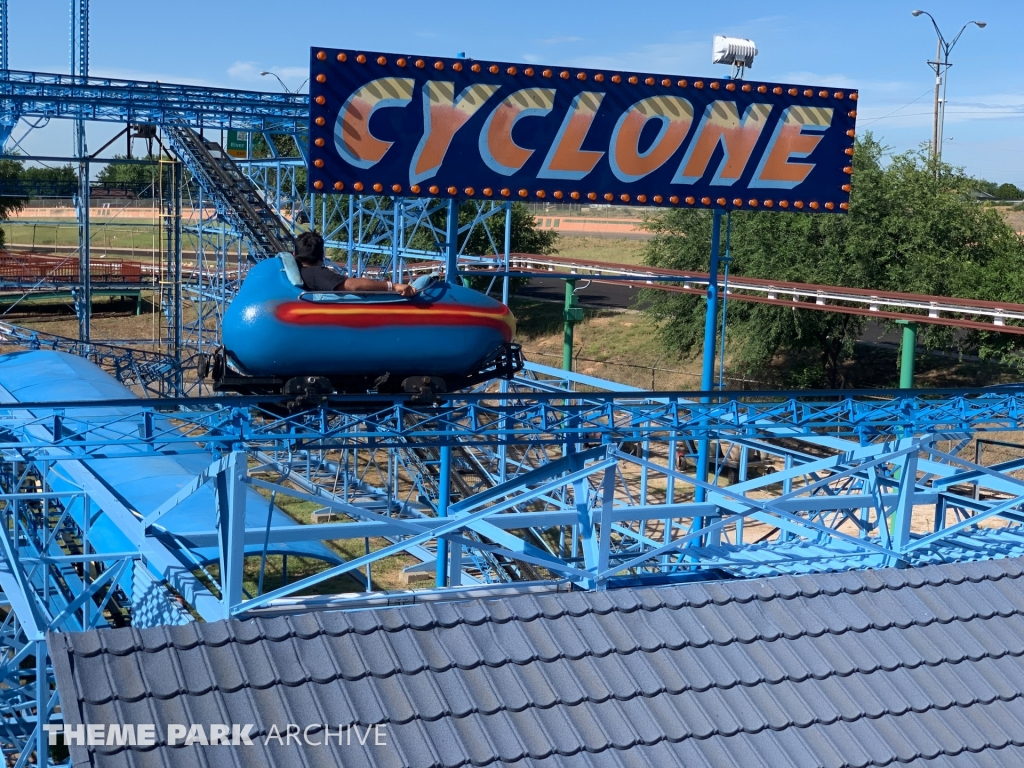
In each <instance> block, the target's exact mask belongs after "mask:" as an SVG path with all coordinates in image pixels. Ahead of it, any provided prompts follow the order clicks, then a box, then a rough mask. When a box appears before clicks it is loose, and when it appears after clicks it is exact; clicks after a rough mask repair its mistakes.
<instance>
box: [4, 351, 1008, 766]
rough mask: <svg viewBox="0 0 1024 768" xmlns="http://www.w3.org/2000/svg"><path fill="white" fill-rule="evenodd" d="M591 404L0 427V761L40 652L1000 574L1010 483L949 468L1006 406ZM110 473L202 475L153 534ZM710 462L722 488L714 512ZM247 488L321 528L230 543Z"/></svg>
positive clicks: (160, 405) (947, 399)
mask: <svg viewBox="0 0 1024 768" xmlns="http://www.w3.org/2000/svg"><path fill="white" fill-rule="evenodd" d="M602 384H603V385H604V386H605V387H608V386H611V385H608V384H607V383H606V382H600V381H599V380H595V379H589V378H587V377H583V376H577V375H573V374H564V373H562V372H560V371H557V370H554V369H548V368H544V367H541V366H536V365H531V366H530V367H529V370H528V372H527V375H524V376H522V377H521V378H519V379H517V380H515V381H514V382H511V383H510V385H509V388H508V389H509V391H508V392H505V393H499V392H476V393H470V394H465V395H459V396H453V397H450V398H445V399H443V400H442V402H440V403H438V404H434V405H424V404H415V403H412V402H409V401H408V400H401V399H396V398H392V397H383V396H382V397H369V396H362V397H351V396H349V397H339V398H332V399H331V400H330V402H328V403H327V404H325V405H324V406H323V407H321V408H318V409H316V410H313V411H309V412H306V413H301V414H295V415H291V416H280V415H276V409H275V408H272V407H271V408H270V409H269V410H268V409H267V407H265V406H268V405H272V404H264V405H263V406H260V405H257V404H255V403H253V402H247V401H244V400H240V399H238V400H234V401H233V402H232V403H231V404H225V403H224V402H222V401H221V400H218V399H213V398H183V399H162V400H160V401H158V402H154V403H152V404H148V403H146V402H145V401H140V400H126V401H109V400H108V401H99V402H89V403H59V404H54V403H29V402H19V403H16V404H10V403H9V404H6V405H3V406H0V501H2V502H3V505H2V507H0V516H2V519H3V525H2V526H0V587H2V588H3V591H4V594H5V595H6V597H7V599H8V600H9V602H10V610H9V612H8V614H7V616H6V618H5V620H4V622H3V623H2V625H0V636H2V638H3V643H4V645H5V647H6V648H7V651H8V652H7V654H6V656H5V657H4V660H3V662H0V679H2V680H3V681H4V682H5V686H0V690H2V691H3V694H2V704H0V713H2V719H0V741H2V742H3V743H4V745H5V750H6V752H7V754H8V755H9V756H11V757H12V759H13V757H14V756H15V755H20V754H21V753H23V752H27V751H33V750H32V747H31V745H32V744H33V743H37V744H38V743H39V742H38V740H39V738H40V736H39V733H40V731H39V730H38V728H37V727H36V726H37V724H38V723H39V722H40V721H44V722H45V721H48V720H50V719H53V718H58V717H59V712H58V713H54V705H55V703H56V702H55V697H54V691H53V687H52V683H51V682H50V680H51V678H52V676H51V672H50V670H49V669H48V668H47V664H46V654H45V651H44V649H43V638H44V637H45V633H46V632H47V631H73V630H78V629H82V628H85V627H90V626H96V625H98V624H103V623H110V622H117V621H123V620H125V619H127V618H129V617H130V620H131V621H132V622H133V623H134V624H136V625H138V626H148V625H153V624H166V623H180V622H184V621H189V620H191V619H192V617H193V616H198V617H199V618H202V619H214V618H221V617H224V616H243V617H244V616H252V615H257V614H262V615H268V614H270V615H273V614H282V613H289V612H294V611H306V610H311V609H321V608H362V607H370V606H382V605H390V604H395V603H396V602H402V603H408V602H414V601H431V600H442V599H465V598H466V597H471V596H488V595H489V596H497V595H502V594H519V593H523V592H538V591H546V590H553V589H570V588H584V589H607V588H612V587H616V586H623V585H633V584H650V583H664V582H680V581H688V580H694V579H708V578H712V579H722V578H746V577H757V576H766V575H774V574H785V573H803V572H810V571H831V570H843V569H850V568H867V567H876V566H881V565H918V564H923V563H935V562H949V561H955V560H973V559H979V558H987V557H1003V556H1018V555H1021V554H1024V531H1022V530H1021V523H1022V522H1024V515H1022V505H1024V481H1022V480H1020V479H1017V478H1016V477H1014V476H1013V474H1012V473H1013V471H1014V470H1016V469H1018V468H1021V467H1024V459H1014V460H1011V461H1007V462H1003V463H1001V464H997V465H995V466H990V467H984V466H979V465H976V464H974V463H973V462H971V461H967V460H964V459H963V458H961V457H960V456H959V453H960V451H961V449H962V448H963V447H964V446H965V445H966V444H967V443H968V442H969V441H970V439H971V437H972V435H976V434H978V433H981V432H992V431H1012V430H1020V429H1021V428H1024V423H1022V422H1024V415H1022V413H1024V411H1022V409H1021V406H1022V405H1024V390H1022V389H1020V388H1019V387H1015V388H1008V389H1005V390H976V391H967V392H965V391H960V392H956V393H952V392H937V393H936V392H908V393H900V394H898V395H894V394H893V393H891V392H867V393H860V394H858V395H857V396H851V395H850V394H849V393H846V392H843V393H812V394H807V393H775V392H766V393H744V394H731V393H721V395H720V396H719V397H717V398H716V399H717V402H713V403H701V402H700V401H699V399H694V398H693V397H691V396H688V395H687V394H686V393H654V392H641V391H635V390H628V388H623V387H617V388H616V389H618V390H619V391H595V392H588V393H585V394H583V393H580V392H577V391H573V390H572V389H570V388H569V387H573V388H579V387H582V386H586V387H589V388H595V387H597V386H600V385H602ZM696 394H699V393H696ZM701 438H709V439H711V440H713V441H714V443H713V445H716V446H717V448H718V450H717V451H716V455H717V456H718V461H717V462H715V466H716V468H715V473H714V476H713V477H709V478H707V480H706V481H705V480H703V479H701V478H699V477H695V476H694V475H693V474H690V473H688V472H687V471H686V470H685V469H684V468H682V467H680V466H679V462H680V461H681V460H686V459H691V460H692V458H693V454H694V450H693V447H692V445H693V443H694V442H696V441H699V440H700V439H701ZM1022 450H1024V449H1022ZM112 453H113V454H114V455H116V456H118V457H120V458H121V459H123V458H125V457H131V456H137V457H138V459H139V460H140V462H145V461H147V460H149V459H150V458H152V457H158V456H171V455H173V456H177V457H181V456H182V455H184V454H190V453H202V454H206V455H211V456H212V457H213V460H212V462H211V464H210V465H209V466H208V467H207V469H206V470H205V471H203V472H201V473H199V474H197V475H196V477H195V479H194V480H193V482H192V483H191V484H190V485H187V486H186V487H184V488H182V489H181V490H179V491H178V492H176V493H175V494H174V495H173V496H171V497H170V498H168V499H166V500H165V501H164V502H163V503H161V504H159V505H157V506H156V507H155V508H153V509H131V508H128V507H126V506H125V504H124V503H123V501H121V499H120V497H119V496H118V495H117V494H116V493H114V492H112V490H111V488H110V487H108V485H107V484H106V483H105V482H103V481H102V479H101V478H99V477H97V475H96V474H94V472H92V471H89V470H88V469H87V468H88V467H89V466H93V465H94V466H100V464H101V463H102V461H103V459H104V457H107V456H109V455H111V454H112ZM445 455H447V456H448V460H447V461H448V466H449V467H450V468H451V470H450V471H451V474H450V477H449V490H448V491H445V490H444V489H443V488H442V486H443V485H444V482H443V480H442V477H443V475H439V474H438V468H437V467H438V462H439V460H440V461H441V462H442V464H443V463H444V461H445V460H444V456H445ZM96 462H99V463H96ZM730 462H731V463H732V469H733V470H734V474H735V477H734V482H732V483H731V484H728V485H725V486H722V485H721V484H720V482H719V479H720V476H721V475H722V474H724V473H725V472H726V471H727V470H728V469H729V467H730ZM246 486H249V487H250V488H255V489H258V490H260V491H262V492H263V493H264V494H266V495H269V496H270V497H271V499H277V500H280V499H281V498H283V497H291V498H294V499H299V500H304V501H312V502H314V503H315V504H316V505H317V507H318V508H319V510H320V514H319V516H318V517H317V518H316V519H328V520H330V521H329V522H321V523H319V524H314V525H302V526H288V527H284V528H281V527H276V526H269V527H268V526H266V525H258V526H252V527H246V525H245V524H244V520H245V519H246V518H245V508H244V507H245V505H244V504H241V506H239V502H238V501H237V500H239V499H242V498H243V497H244V495H245V494H244V493H241V492H239V491H238V490H235V491H232V490H231V489H242V488H245V487H246ZM206 487H213V488H215V489H216V493H217V499H218V503H217V510H218V513H217V514H216V515H215V516H214V517H212V518H211V521H210V528H209V530H206V531H203V530H192V531H190V532H189V533H187V534H184V533H182V532H181V531H177V530H173V529H171V528H168V527H164V526H163V525H162V520H163V519H164V515H165V514H166V513H168V512H170V511H172V510H173V509H175V508H176V506H177V505H179V504H181V503H183V502H186V501H187V500H188V499H189V498H190V497H191V495H192V494H194V493H197V492H199V491H200V490H202V489H204V488H206ZM697 489H703V490H704V491H705V496H706V498H705V499H704V501H701V502H699V503H698V502H694V501H693V498H694V497H695V495H696V493H695V491H696V490H697ZM445 493H448V494H449V496H448V498H450V502H449V503H448V504H447V505H444V504H442V503H441V498H442V496H443V495H444V494H445ZM82 509H90V510H93V513H92V514H90V515H84V516H83V515H82V513H81V512H82ZM86 521H88V522H86ZM101 529H102V530H104V531H105V535H98V534H97V532H99V531H100V530H101ZM111 531H116V532H119V536H116V537H113V536H111ZM378 537H383V538H386V539H387V540H388V541H389V542H390V543H389V544H388V545H387V546H385V547H383V548H381V549H378V550H376V551H374V552H370V553H368V554H367V555H365V556H362V557H356V558H355V559H351V560H348V561H347V562H342V563H340V564H336V565H332V564H329V563H327V564H324V565H323V566H322V568H321V570H319V572H315V573H307V574H305V575H304V577H303V578H300V579H298V580H296V581H294V582H292V583H290V584H287V585H286V586H277V587H274V588H271V587H269V586H268V588H267V589H266V590H263V589H262V585H263V583H264V582H263V578H262V575H261V577H260V579H259V582H258V583H259V585H260V586H259V587H257V588H256V589H255V591H253V590H252V588H251V587H250V588H249V591H248V592H247V591H246V590H245V589H244V586H245V582H243V568H244V563H245V559H246V558H245V555H244V551H245V549H246V548H247V547H248V548H250V555H249V557H255V558H256V559H257V560H259V561H261V563H260V571H261V574H262V567H263V566H265V563H266V550H267V547H268V546H271V545H280V544H282V543H285V544H287V543H292V544H294V543H298V542H313V541H316V542H324V543H332V542H333V543H338V542H342V543H344V542H348V543H349V545H350V546H349V551H351V544H353V543H354V544H356V545H362V544H363V543H364V542H368V541H369V540H371V539H377V538H378ZM125 542H128V543H127V545H126V544H125ZM254 546H255V548H256V554H255V555H254V554H253V553H252V551H251V550H252V548H253V547H254ZM261 546H262V547H263V553H262V554H260V553H259V547H261ZM210 548H215V549H216V550H217V551H219V552H220V553H221V554H220V559H219V560H218V564H219V565H220V569H219V576H218V577H217V579H213V578H212V577H211V576H210V574H209V573H208V572H207V573H206V578H205V579H203V578H198V577H197V576H196V573H193V572H190V571H189V570H188V569H183V568H182V567H181V564H182V563H196V567H197V568H198V567H199V564H200V563H201V562H202V560H201V559H200V556H199V551H200V550H203V549H206V551H209V550H210ZM410 552H413V553H415V554H416V557H417V559H418V560H420V564H418V565H416V566H414V567H413V568H411V571H412V572H422V571H424V570H429V571H430V572H431V573H432V574H433V576H434V579H433V581H434V583H435V584H436V586H435V587H433V588H428V589H423V590H417V591H415V592H405V593H397V594H396V593H395V592H387V593H385V592H383V591H379V590H375V589H372V588H371V589H370V590H369V591H365V592H362V593H356V594H344V595H323V594H314V593H315V592H318V591H320V590H319V587H320V585H322V584H323V583H324V582H325V581H326V580H328V579H331V578H335V577H338V576H342V575H345V574H352V575H357V576H359V578H360V580H363V581H364V583H370V584H371V585H372V583H373V581H372V575H371V574H372V573H373V570H372V569H373V567H374V565H375V564H378V563H380V562H381V561H383V560H386V559H387V558H389V557H391V556H394V555H398V554H405V553H410ZM86 563H88V564H91V565H89V566H88V567H86V568H85V569H84V570H83V568H82V567H80V566H79V564H86ZM143 564H144V565H143ZM129 584H130V586H128V585H129ZM211 584H216V585H217V588H216V589H215V590H214V589H213V587H212V586H211ZM172 595H173V596H176V597H173V598H172V597H171V596H172ZM179 601H181V603H183V604H181V603H180V602H179ZM32 659H34V660H35V666H33V667H28V668H26V664H25V662H26V660H32ZM37 681H42V683H41V684H38V685H37ZM37 713H38V714H39V716H38V717H37ZM23 764H24V763H23Z"/></svg>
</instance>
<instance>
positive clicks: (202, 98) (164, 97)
mask: <svg viewBox="0 0 1024 768" xmlns="http://www.w3.org/2000/svg"><path fill="white" fill-rule="evenodd" d="M0 102H2V103H3V104H4V105H5V106H7V105H10V109H11V110H12V112H13V114H14V115H15V116H17V117H19V118H25V117H29V118H65V119H71V120H92V121H100V122H114V123H152V124H156V125H191V126H194V127H196V128H207V129H220V128H236V129H239V130H244V131H270V130H272V131H275V132H278V133H299V132H301V131H304V130H305V127H306V122H307V121H308V119H309V97H308V96H306V95H304V94H295V93H263V92H259V91H239V90H232V89H228V88H207V87H204V86H196V85H175V84H173V83H153V82H147V81H139V80H121V79H115V78H108V77H89V76H87V75H60V74H49V73H43V72H19V71H16V70H3V71H0Z"/></svg>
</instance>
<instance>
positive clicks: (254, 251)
mask: <svg viewBox="0 0 1024 768" xmlns="http://www.w3.org/2000/svg"><path fill="white" fill-rule="evenodd" d="M164 131H165V134H166V136H167V137H168V139H169V140H170V142H171V146H172V147H173V149H174V151H175V153H176V154H177V155H178V157H179V158H180V159H181V161H182V163H184V165H185V167H186V168H188V170H189V172H190V173H191V174H192V175H193V176H194V177H195V179H196V180H197V181H198V182H199V185H200V186H201V187H202V188H203V191H204V192H205V193H206V194H208V195H209V196H210V197H211V198H212V199H213V202H214V205H215V206H216V208H217V213H218V215H219V216H220V217H222V218H223V219H224V220H226V221H227V222H228V223H229V224H230V225H231V226H232V227H234V228H235V229H236V230H237V231H238V233H239V234H240V235H241V236H242V239H243V240H244V241H245V244H246V246H247V247H248V249H249V257H250V259H252V260H253V261H259V260H261V259H265V258H269V257H270V256H273V255H274V254H276V253H280V252H281V251H291V250H292V240H293V238H292V235H291V232H290V231H289V229H288V225H287V224H286V223H285V222H284V220H283V219H282V218H281V217H280V216H278V214H277V213H275V212H274V210H273V209H272V208H271V207H270V206H269V205H268V204H267V202H266V201H265V200H264V199H263V196H262V195H261V194H260V191H259V189H258V188H257V186H256V185H255V184H253V183H252V181H250V180H249V177H248V176H246V175H245V174H244V173H242V171H241V170H240V169H239V168H238V166H237V165H236V164H235V161H234V160H232V159H231V157H230V156H229V155H228V154H227V153H226V152H224V151H223V149H222V148H221V146H220V145H219V144H217V143H216V142H213V141H208V140H207V139H204V138H203V137H201V136H200V135H199V134H198V133H196V132H195V131H194V130H192V129H191V128H188V127H186V126H166V127H165V128H164Z"/></svg>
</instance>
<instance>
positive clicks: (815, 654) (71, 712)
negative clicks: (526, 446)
mask: <svg viewBox="0 0 1024 768" xmlns="http://www.w3.org/2000/svg"><path fill="white" fill-rule="evenodd" d="M1022 577H1024V569H1022V568H1021V564H1020V562H1019V561H1017V560H1013V561H1009V560H1006V561H1000V562H992V563H988V564H984V565H978V564H971V563H962V564H955V565H937V566H927V567H923V568H920V569H903V570H898V569H885V570H879V571H857V572H846V573H834V574H816V575H806V576H797V577H783V578H775V579H755V580H749V581H732V582H718V583H711V582H705V583H691V584H687V585H681V586H672V587H656V588H642V589H625V590H618V591H608V592H602V593H587V592H570V593H553V594H543V595H524V596H520V597H516V598H511V599H498V600H490V601H469V602H464V603H429V604H417V605H413V606H409V607H403V608H389V609H385V610H380V611H359V612H352V613H347V614H346V613H341V612H325V613H313V614H308V615H296V616H288V617H278V618H261V619H256V620H250V621H227V622H214V623H210V624H206V625H192V626H186V627H178V628H171V627H155V628H151V629H122V630H104V631H100V632H90V633H83V634H81V635H71V636H53V637H51V638H50V644H51V656H53V657H54V659H55V662H54V663H55V669H56V670H57V673H58V681H59V685H60V686H61V691H62V693H64V695H65V701H64V706H65V710H66V713H67V714H66V716H67V717H69V718H72V717H78V716H79V714H80V716H81V718H82V719H83V720H84V721H85V722H158V723H166V722H221V721H227V722H237V723H244V722H256V723H258V724H259V727H258V729H257V730H261V729H262V731H264V732H265V731H266V729H267V728H268V727H269V726H270V725H271V724H274V723H287V722H296V721H297V722H304V723H320V722H330V723H335V724H342V725H348V724H351V723H358V724H359V726H360V727H361V728H365V727H366V726H368V725H370V724H373V723H384V724H386V725H387V726H388V729H389V732H388V740H389V743H390V744H392V745H393V747H392V748H391V749H389V750H385V751H373V750H372V749H371V748H370V747H368V746H365V745H364V746H362V747H356V746H353V747H343V748H336V747H331V748H326V749H321V750H319V751H316V752H315V753H313V752H311V753H309V754H306V755H304V756H303V760H304V762H305V764H306V765H307V768H321V766H323V768H327V766H329V765H334V764H337V762H338V761H339V760H341V761H343V762H344V764H345V765H370V764H371V763H373V764H379V765H413V766H432V767H433V766H444V768H456V767H457V766H466V765H469V764H474V763H475V764H481V765H499V764H503V765H506V766H508V768H512V766H514V767H515V768H560V767H561V766H565V768H591V767H592V766H594V767H596V768H604V766H608V768H661V766H664V765H675V764H685V765H687V766H691V765H709V766H712V765H713V766H719V765H728V764H737V763H740V764H743V765H744V766H756V765H764V766H770V767H771V768H776V766H785V765H791V766H799V767H800V768H802V767H803V766H805V765H823V766H844V767H845V766H857V765H864V766H869V765H870V766H883V765H889V764H891V763H893V762H894V761H900V762H907V763H911V764H915V763H921V764H924V763H929V761H934V762H936V763H941V762H943V761H947V763H948V764H950V765H955V766H957V768H959V767H960V766H965V767H966V766H968V765H990V764H991V765H995V764H1005V761H1006V760H1007V759H1010V760H1012V759H1015V758H1016V757H1017V756H1019V755H1021V754H1024V750H1018V749H1017V746H1015V745H1018V744H1022V745H1024V590H1022V589H1021V586H1024V578H1022ZM62 659H63V661H62ZM69 674H70V676H71V677H70V678H69V677H68V675H69ZM69 680H71V682H69ZM68 685H70V686H71V688H70V690H72V691H73V694H72V696H71V699H72V700H67V694H66V693H65V692H66V690H68ZM75 698H77V700H78V706H77V707H75V705H74V701H73V699H75ZM317 727H319V726H317ZM342 749H344V750H345V751H344V752H342V751H339V750H342ZM164 751H165V750H164V749H163V748H157V749H154V750H150V751H148V752H142V751H139V750H132V749H130V748H122V747H117V746H111V747H109V748H108V747H103V748H102V750H95V749H94V752H95V753H96V754H100V753H101V752H102V753H103V754H105V757H104V763H103V764H104V765H106V764H111V765H121V764H124V765H132V766H133V767H134V766H147V768H148V766H149V765H150V764H154V762H155V763H156V764H160V765H161V768H164V764H163V763H161V762H160V761H161V760H162V759H163V758H162V757H161V756H162V755H163V754H164ZM170 754H171V755H172V756H173V757H174V758H175V759H177V758H180V757H182V756H185V755H193V754H195V755H197V757H196V758H195V759H194V760H191V758H190V760H191V762H195V763H196V764H197V765H200V766H202V765H207V764H213V765H216V768H227V766H228V765H234V764H236V761H235V757H234V756H235V752H232V754H231V756H225V757H223V758H221V759H220V760H218V761H216V762H215V763H211V762H210V761H209V760H207V757H206V756H205V752H202V751H198V750H197V751H195V752H185V751H183V750H180V749H175V750H174V751H173V752H172V753H170ZM211 754H212V753H211ZM239 754H242V753H239ZM129 755H130V758H129ZM294 756H295V753H294V751H292V752H289V751H288V749H279V748H277V747H271V748H270V749H269V751H266V750H264V749H262V748H258V749H255V748H254V749H253V751H252V752H245V753H244V759H245V761H248V762H252V761H255V762H253V764H254V765H255V764H259V765H260V766H261V768H262V766H263V765H269V764H272V763H274V764H278V765H280V766H281V767H282V768H284V766H289V768H290V765H291V764H293V763H294ZM993 756H996V757H993ZM171 764H173V762H172V763H167V764H166V765H167V766H168V768H169V766H170V765H171ZM237 764H238V765H239V766H241V765H246V764H247V763H242V762H238V763H237ZM929 764H930V763H929Z"/></svg>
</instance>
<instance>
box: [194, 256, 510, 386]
mask: <svg viewBox="0 0 1024 768" xmlns="http://www.w3.org/2000/svg"><path fill="white" fill-rule="evenodd" d="M338 279H339V281H340V280H341V279H342V278H341V276H339V278H338ZM413 285H414V287H415V288H416V290H417V292H416V295H415V296H414V297H412V298H409V299H407V298H403V297H401V296H398V295H396V294H393V293H379V292H378V293H358V294H357V293H348V292H345V293H322V292H313V291H306V290H304V288H303V286H302V279H301V277H300V275H299V269H298V266H297V265H296V263H295V259H294V258H293V257H292V255H291V254H288V253H282V254H278V256H277V257H276V258H273V259H267V260H265V261H262V262H260V263H259V264H257V265H256V266H254V267H253V268H252V269H251V270H249V274H248V275H247V276H246V278H245V281H244V282H243V283H242V287H241V290H240V291H239V292H238V296H236V297H235V299H234V300H233V301H232V302H231V304H230V306H229V307H228V309H227V311H226V312H225V314H224V324H223V328H224V346H223V348H222V349H221V350H220V351H218V352H217V353H216V354H214V355H211V356H209V357H208V358H206V359H205V360H204V361H203V362H202V363H201V365H200V375H202V376H203V377H204V378H205V377H206V376H210V377H212V378H213V380H214V389H215V390H217V391H222V392H238V393H240V394H246V395H264V394H266V395H277V394H288V395H295V396H296V398H297V403H296V404H297V405H301V404H303V403H308V402H312V401H315V400H316V399H317V398H319V397H322V396H324V395H329V394H334V393H342V392H344V393H366V392H407V393H410V394H413V395H415V396H419V397H429V396H431V395H433V394H436V393H440V392H446V391H450V390H456V389H462V388H464V387H468V386H471V385H473V384H477V383H479V382H483V381H487V380H489V379H494V378H499V377H501V378H511V377H512V376H513V375H515V373H516V372H517V371H519V370H521V369H522V365H523V361H522V355H521V353H520V349H519V346H518V345H516V344H513V343H512V337H513V335H514V334H515V318H514V317H513V316H512V313H511V312H510V311H509V309H508V307H506V306H505V305H504V304H502V303H501V302H498V301H495V300H494V299H492V298H490V297H488V296H485V295H483V294H481V293H478V292H477V291H474V290H471V289H469V288H464V287H462V286H460V285H452V284H450V283H446V282H442V281H438V280H436V279H435V278H434V277H433V276H425V277H421V278H419V279H418V280H417V281H416V282H415V283H414V284H413Z"/></svg>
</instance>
